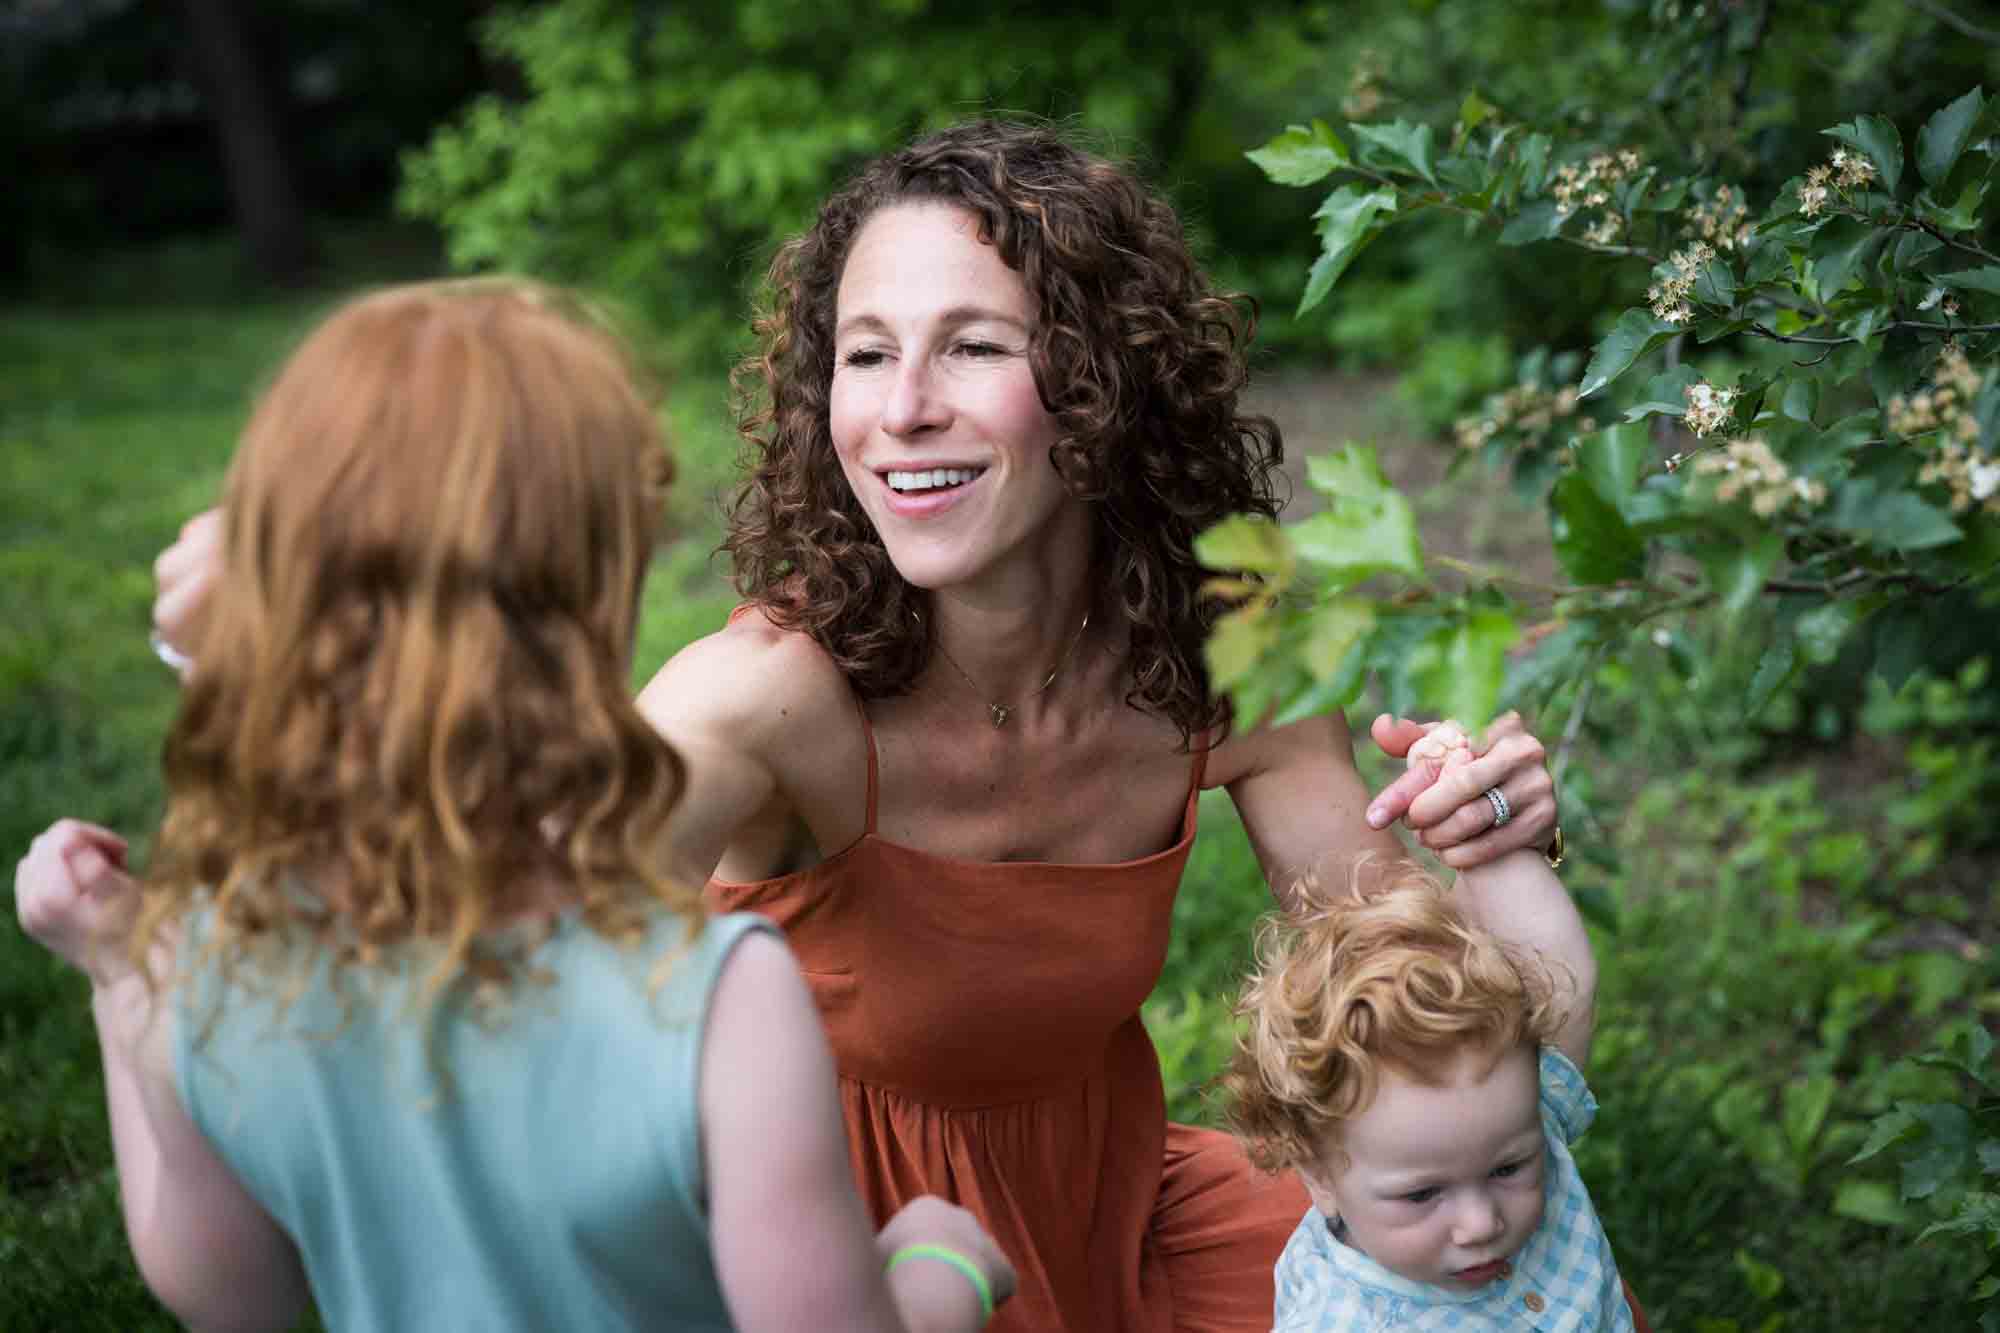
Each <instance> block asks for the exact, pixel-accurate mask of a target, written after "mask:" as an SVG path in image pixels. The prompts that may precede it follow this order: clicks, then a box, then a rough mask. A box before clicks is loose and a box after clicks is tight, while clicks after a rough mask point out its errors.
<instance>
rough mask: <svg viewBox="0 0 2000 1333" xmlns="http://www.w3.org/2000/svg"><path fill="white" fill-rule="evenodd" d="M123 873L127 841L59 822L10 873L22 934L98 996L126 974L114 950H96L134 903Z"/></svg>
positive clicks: (129, 880)
mask: <svg viewBox="0 0 2000 1333" xmlns="http://www.w3.org/2000/svg"><path fill="white" fill-rule="evenodd" d="M135 890H136V886H135V885H134V884H133V881H132V877H131V876H130V875H128V874H126V873H125V839H123V838H121V837H119V836H118V835H117V834H116V833H113V832H112V831H111V830H110V829H107V828H100V827H98V826H97V825H95V824H86V823H84V822H83V821H82V820H80V819H58V820H57V821H56V822H55V823H53V824H51V825H50V826H49V827H48V829H47V830H46V831H45V832H43V834H42V835H41V836H40V837H38V838H36V839H35V841H34V842H33V843H32V844H30V845H29V847H28V854H27V855H26V856H24V857H22V858H21V861H20V864H19V865H17V866H15V867H14V911H15V914H16V915H17V916H18V917H19V918H20V921H21V929H22V930H24V931H26V932H27V934H28V936H29V938H31V939H33V940H34V941H35V942H36V943H38V944H40V945H41V946H42V947H43V948H45V949H47V950H48V951H49V952H51V953H53V954H55V955H56V956H57V957H59V958H61V959H63V960H64V961H65V962H67V963H69V964H70V965H71V966H72V967H76V968H80V969H81V970H83V971H84V972H87V973H89V974H90V980H91V983H92V984H93V985H94V986H96V987H97V988H98V989H100V990H101V989H103V988H105V987H106V986H109V985H111V984H112V983H114V982H116V981H118V980H119V979H121V978H122V977H124V976H126V975H128V974H130V973H131V971H132V967H131V964H130V963H129V962H127V961H126V959H125V958H124V957H123V955H122V954H120V953H119V952H118V951H117V950H116V949H107V948H104V947H102V946H103V945H104V943H105V941H106V939H107V937H108V936H109V934H110V932H111V931H112V930H113V929H114V928H115V927H117V926H119V925H122V924H123V923H124V922H125V921H126V920H128V919H129V917H130V913H131V910H132V908H133V907H134V906H135V905H136V903H137V901H138V895H137V893H136V891H135Z"/></svg>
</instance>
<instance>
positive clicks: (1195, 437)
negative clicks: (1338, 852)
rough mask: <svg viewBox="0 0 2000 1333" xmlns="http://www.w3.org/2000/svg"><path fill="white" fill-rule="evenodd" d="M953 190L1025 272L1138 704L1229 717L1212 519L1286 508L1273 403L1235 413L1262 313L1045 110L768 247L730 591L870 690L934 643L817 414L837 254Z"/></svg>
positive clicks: (921, 166)
mask: <svg viewBox="0 0 2000 1333" xmlns="http://www.w3.org/2000/svg"><path fill="white" fill-rule="evenodd" d="M912 202H922V203H945V204H949V205H951V206H953V207H957V208H961V209H964V210H966V211H967V212H969V213H971V214H972V215H973V216H974V217H975V218H976V219H977V221H978V226H979V233H978V234H979V238H980V240H981V241H983V242H985V243H987V244H990V245H992V246H994V247H995V249H997V250H998V252H999V255H1000V258H1001V259H1002V260H1003V261H1005V263H1006V264H1007V266H1008V267H1009V268H1011V269H1013V270H1014V271H1015V272H1017V273H1019V274H1020V275H1021V279H1022V281H1023V283H1024V284H1026V287H1027V289H1028V292H1029V294H1030V297H1031V299H1032V300H1033V302H1034V308H1035V312H1036V313H1035V321H1034V327H1033V330H1032V332H1031V337H1030V344H1029V363H1030V365H1031V366H1032V367H1033V370H1034V376H1035V385H1036V388H1037V389H1038V390H1039V391H1040V393H1041V398H1042V404H1043V406H1044V407H1045V408H1046V409H1047V410H1048V411H1049V412H1050V413H1051V414H1053V415H1054V417H1055V419H1056V422H1057V426H1058V439H1057V442H1056V444H1055V445H1054V446H1053V447H1052V448H1051V449H1050V451H1049V457H1050V462H1051V463H1052V464H1053V465H1054V466H1055V468H1056V470H1057V471H1058V472H1059V473H1060V474H1061V475H1062V478H1063V480H1064V482H1065V484H1066V485H1067V486H1068V488H1069V490H1070V491H1071V493H1072V494H1074V495H1076V496H1077V497H1078V498H1079V499H1082V500H1085V501H1087V502H1089V504H1090V509H1091V513H1092V516H1093V517H1092V522H1093V525H1094V547H1095V554H1094V557H1093V558H1094V559H1095V560H1096V561H1097V562H1099V564H1100V565H1101V566H1103V568H1101V569H1100V571H1099V572H1100V575H1101V579H1100V581H1101V582H1102V583H1103V584H1104V585H1105V586H1106V587H1107V588H1108V589H1110V590H1111V591H1110V600H1111V602H1112V607H1111V608H1110V609H1112V610H1113V611H1114V612H1115V614H1117V615H1118V616H1120V617H1122V619H1123V621H1124V623H1125V625H1126V627H1127V630H1128V632H1129V635H1130V645H1131V651H1130V655H1129V656H1130V664H1131V685H1130V689H1129V691H1128V693H1127V695H1126V699H1127V702H1129V703H1131V704H1133V705H1134V706H1136V707H1139V708H1142V709H1145V710H1147V711H1149V712H1153V713H1156V714H1158V715H1160V716H1162V717H1165V718H1167V719H1168V720H1170V721H1172V722H1173V723H1174V724H1176V725H1177V726H1178V727H1179V728H1180V729H1181V732H1182V734H1183V737H1184V738H1190V739H1191V738H1192V737H1193V736H1194V735H1195V734H1196V733H1199V732H1202V731H1205V730H1207V729H1209V728H1211V727H1213V726H1215V725H1216V724H1217V723H1218V722H1221V721H1223V720H1224V719H1225V718H1226V717H1227V712H1226V705H1225V704H1224V703H1223V702H1222V701H1219V700H1214V699H1211V698H1210V697H1209V690H1208V673H1207V671H1206V669H1205V667H1204V665H1203V660H1202V643H1203V639H1204V637H1205V635H1206V633H1207V631H1208V629H1209V627H1210V625H1211V624H1212V623H1213V622H1214V620H1215V618H1216V616H1217V615H1219V614H1220V612H1221V611H1222V610H1223V609H1224V604H1223V603H1221V602H1219V601H1218V600H1217V599H1216V598H1214V597H1212V596H1210V595H1208V594H1206V593H1205V592H1204V591H1203V583H1204V581H1205V580H1204V573H1203V570H1202V568H1201V566H1200V564H1199V563H1198V562H1197V561H1196V560H1195V557H1194V539H1195V536H1196V535H1197V534H1198V533H1200V532H1201V531H1202V529H1203V528H1205V527H1207V526H1209V525H1210V524H1212V523H1215V522H1216V521H1218V520H1220V519H1222V518H1224V517H1225V516H1227V515H1230V514H1237V513H1252V514H1262V515H1266V516H1272V515H1275V514H1276V512H1277V509H1278V500H1277V498H1276V496H1275V495H1274V494H1273V489H1272V485H1271V473H1272V470H1273V468H1275V467H1276V465H1277V464H1278V462H1279V461H1280V460H1281V459H1282V457H1283V444H1282V441H1281V438H1280V436H1279V432H1278V427H1277V425H1276V423H1274V422H1273V421H1271V420H1270V419H1269V418H1268V417H1264V416H1258V415H1254V414H1250V413H1246V412H1243V411H1241V410H1239V408H1238V404H1237V399H1238V395H1239V394H1240V392H1241V391H1242V389H1243V387H1244V384H1245V383H1246V381H1247V380H1248V376H1249V372H1248V368H1247V366H1246V364H1245V348H1246V346H1247V344H1248V342H1249V339H1250V336H1251V333H1252V330H1253V329H1254V326H1255V308H1254V304H1253V303H1252V302H1250V301H1249V300H1248V298H1245V297H1240V296H1237V295H1233V294H1229V293H1221V292H1217V291H1216V290H1215V289H1214V288H1213V287H1212V286H1211V285H1210V283H1209V280H1208V278H1207V276H1206V275H1205V274H1204V273H1203V272H1202V271H1201V269H1200V267H1199V266H1198V265H1197V264H1196V262H1195V259H1194V256H1193V254H1192V253H1191V252H1190V250H1189V248H1188V243H1187V238H1186V235H1185V234H1184V232H1183V230H1182V227H1181V222H1180V218H1179V217H1178V216H1177V215H1176V214H1175V212H1174V210H1173V208H1172V207H1171V206H1170V205H1169V204H1168V203H1167V202H1166V201H1165V200H1164V199H1162V198H1160V197H1159V196H1158V195H1157V194H1155V193H1153V192H1152V191H1150V190H1148V189H1147V188H1146V187H1145V186H1144V185H1143V184H1142V183H1141V182H1140V180H1139V179H1138V177H1137V176H1136V175H1135V174H1134V173H1133V172H1132V171H1131V170H1130V169H1128V168H1127V167H1125V166H1123V165H1120V164H1118V163H1116V162H1113V161H1110V160H1108V159H1106V158H1103V157H1100V156H1097V155H1095V154H1092V153H1089V152H1085V151H1083V150H1082V149H1080V148H1078V147H1076V146H1074V145H1073V144H1071V143H1070V142H1068V141H1067V140H1066V139H1065V138H1064V137H1063V136H1062V135H1060V134H1058V133H1057V132H1056V131H1054V130H1052V129H1050V128H1048V127H1045V126H1040V125H1028V124H1014V123H1007V122H999V121H991V120H982V121H976V122H972V123H968V124H963V125H958V126H955V127H953V128H950V129H945V130H941V131H938V132H936V133H933V134H929V135H926V136H924V137H923V138H920V139H918V140H916V141H915V142H913V143H911V144H910V145H909V146H907V147H905V148H903V149H901V150H900V151H898V152H895V153H891V154H889V155H888V156H885V157H882V158H878V159H876V160H875V161H874V162H872V163H871V164H869V165H868V166H867V167H865V168H864V169H863V170H862V171H861V172H860V174H859V175H858V176H856V177H855V178H854V180H853V181H852V182H850V183H849V184H848V185H847V186H846V187H845V188H844V189H842V190H840V191H839V192H838V193H836V194H834V195H833V196H832V197H831V198H829V199H828V200H827V201H826V203H825V204H824V205H823V206H822V207H821V209H820V212H819V217H818V219H817V220H816V221H815V222H814V223H813V225H812V226H811V227H810V228H808V229H807V230H806V231H805V232H804V233H803V234H802V235H799V236H797V237H795V238H793V239H792V240H791V241H789V242H787V243H786V244H785V245H784V247H783V248H782V249H780V250H779V252H778V255H777V257H776V259H775V260H774V261H773V262H772V264H771V269H770V273H769V277H768V289H767V297H766V304H765V307H764V309H763V310H762V311H761V312H760V314H759V317H758V318H757V320H756V323H755V328H756V331H757V334H758V336H759V338H760V340H761V347H760V349H759V350H758V351H757V352H756V353H754V354H752V355H751V356H750V357H748V358H747V359H746V360H745V361H744V362H743V363H742V364H741V365H739V366H738V367H737V369H736V374H735V376H734V383H735V386H736V390H737V401H738V411H739V419H740V429H741V433H742V436H743V438H744V440H745V442H746V444H747V446H748V451H749V458H748V463H749V475H748V477H747V479H746V480H745V482H744V483H743V485H742V487H741V488H740V489H739V490H738V492H737V493H736V495H735V497H734V499H733V501H732V502H731V505H730V515H729V519H730V523H729V534H728V537H727V539H726V540H725V542H724V549H725V550H727V551H728V552H729V554H730V556H731V557H732V558H733V560H734V562H735V577H736V584H737V588H738V590H739V591H740V592H741V593H742V594H743V595H744V596H745V597H746V598H749V599H751V600H753V601H755V602H757V603H759V604H761V605H762V606H763V608H764V609H765V611H766V613H767V614H768V615H769V616H770V617H771V619H772V620H773V621H774V622H776V623H777V624H779V625H782V626H784V627H786V628H789V629H799V630H804V631H805V632H806V633H809V634H811V635H812V637H813V638H814V639H815V640H816V641H818V642H819V643H820V644H821V646H823V647H824V648H825V649H826V650H827V652H828V653H830V654H831V655H832V657H833V659H834V661H835V662H837V663H838V664H839V665H840V668H841V670H842V671H844V672H845V673H846V674H847V677H848V679H849V680H850V681H851V682H852V683H853V686H854V688H855V689H856V691H858V692H859V693H860V694H861V695H862V696H863V697H880V696H883V695H889V694H895V693H898V692H900V691H902V690H905V689H907V688H909V686H910V685H911V683H912V682H913V681H914V680H915V678H916V676H917V675H918V673H919V672H920V671H922V670H923V668H924V666H925V664H926V663H927V662H928V660H929V657H930V652H931V636H930V630H929V626H928V621H927V616H926V612H927V610H928V598H927V596H926V594H925V593H924V592H923V591H922V590H921V589H918V588H915V587H913V586H911V585H910V584H909V583H908V582H906V581H905V580H904V579H903V577H902V576H901V575H900V574H898V573H897V571H896V569H895V567H894V566H893V565H892V564H891V562H890V559H889V554H888V551H887V550H886V548H885V547H884V545H883V543H882V539H881V538H880V536H879V535H877V533H876V531H875V529H874V525H873V524H872V523H871V522H870V521H869V519H868V517H867V516H866V515H865V514H864V513H863V511H862V508H861V505H860V503H859V502H858V501H857V500H856V499H855V497H854V494H853V492H852V491H851V490H850V488H849V487H848V484H847V481H846V478H845V477H844V476H843V475H842V473H841V469H840V464H839V461H838V459H837V458H836V457H835V454H834V447H833V441H832V438H831V434H830V429H829V424H828V403H829V398H830V394H831V388H832V382H833V371H834V337H833V330H834V323H835V304H836V298H837V295H838V291H839V287H840V279H841V273H842V270H843V269H844V267H845V266H846V262H847V256H848V253H849V251H850V250H851V248H852V247H853V245H854V242H855V239H856V238H857V237H858V236H859V235H860V233H861V230H862V228H863V227H864V226H865V225H866V224H867V222H868V220H869V219H870V218H871V217H873V216H874V215H875V214H876V213H877V212H879V211H881V210H883V209H885V208H889V207H892V206H895V205H898V204H903V203H912Z"/></svg>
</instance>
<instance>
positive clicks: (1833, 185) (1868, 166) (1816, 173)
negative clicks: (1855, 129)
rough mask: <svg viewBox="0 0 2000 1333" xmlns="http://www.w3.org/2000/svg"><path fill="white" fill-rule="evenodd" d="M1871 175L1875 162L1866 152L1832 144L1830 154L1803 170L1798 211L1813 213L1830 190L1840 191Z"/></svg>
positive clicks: (1829, 194)
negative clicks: (1869, 158)
mask: <svg viewBox="0 0 2000 1333" xmlns="http://www.w3.org/2000/svg"><path fill="white" fill-rule="evenodd" d="M1874 179H1875V164H1874V163H1873V162H1871V161H1869V160H1868V158H1867V155H1866V154H1863V153H1856V152H1853V151H1850V150H1849V149H1846V148H1836V149H1834V150H1833V156H1832V157H1831V158H1829V159H1827V161H1826V162H1824V163H1822V164H1821V165H1819V166H1817V167H1814V168H1813V169H1812V170H1810V171H1808V172H1807V173H1806V183H1805V184H1804V185H1802V186H1800V187H1799V212H1801V213H1803V214H1805V215H1806V216H1807V217H1809V218H1810V217H1817V216H1818V215H1819V213H1820V211H1821V210H1822V209H1824V208H1825V207H1826V205H1827V200H1828V199H1830V198H1831V197H1832V193H1833V192H1834V191H1838V192H1840V193H1841V194H1843V195H1844V194H1846V193H1847V192H1848V191H1849V190H1852V189H1856V188H1859V187H1860V186H1863V185H1866V184H1867V183H1868V182H1869V181H1872V180H1874Z"/></svg>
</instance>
